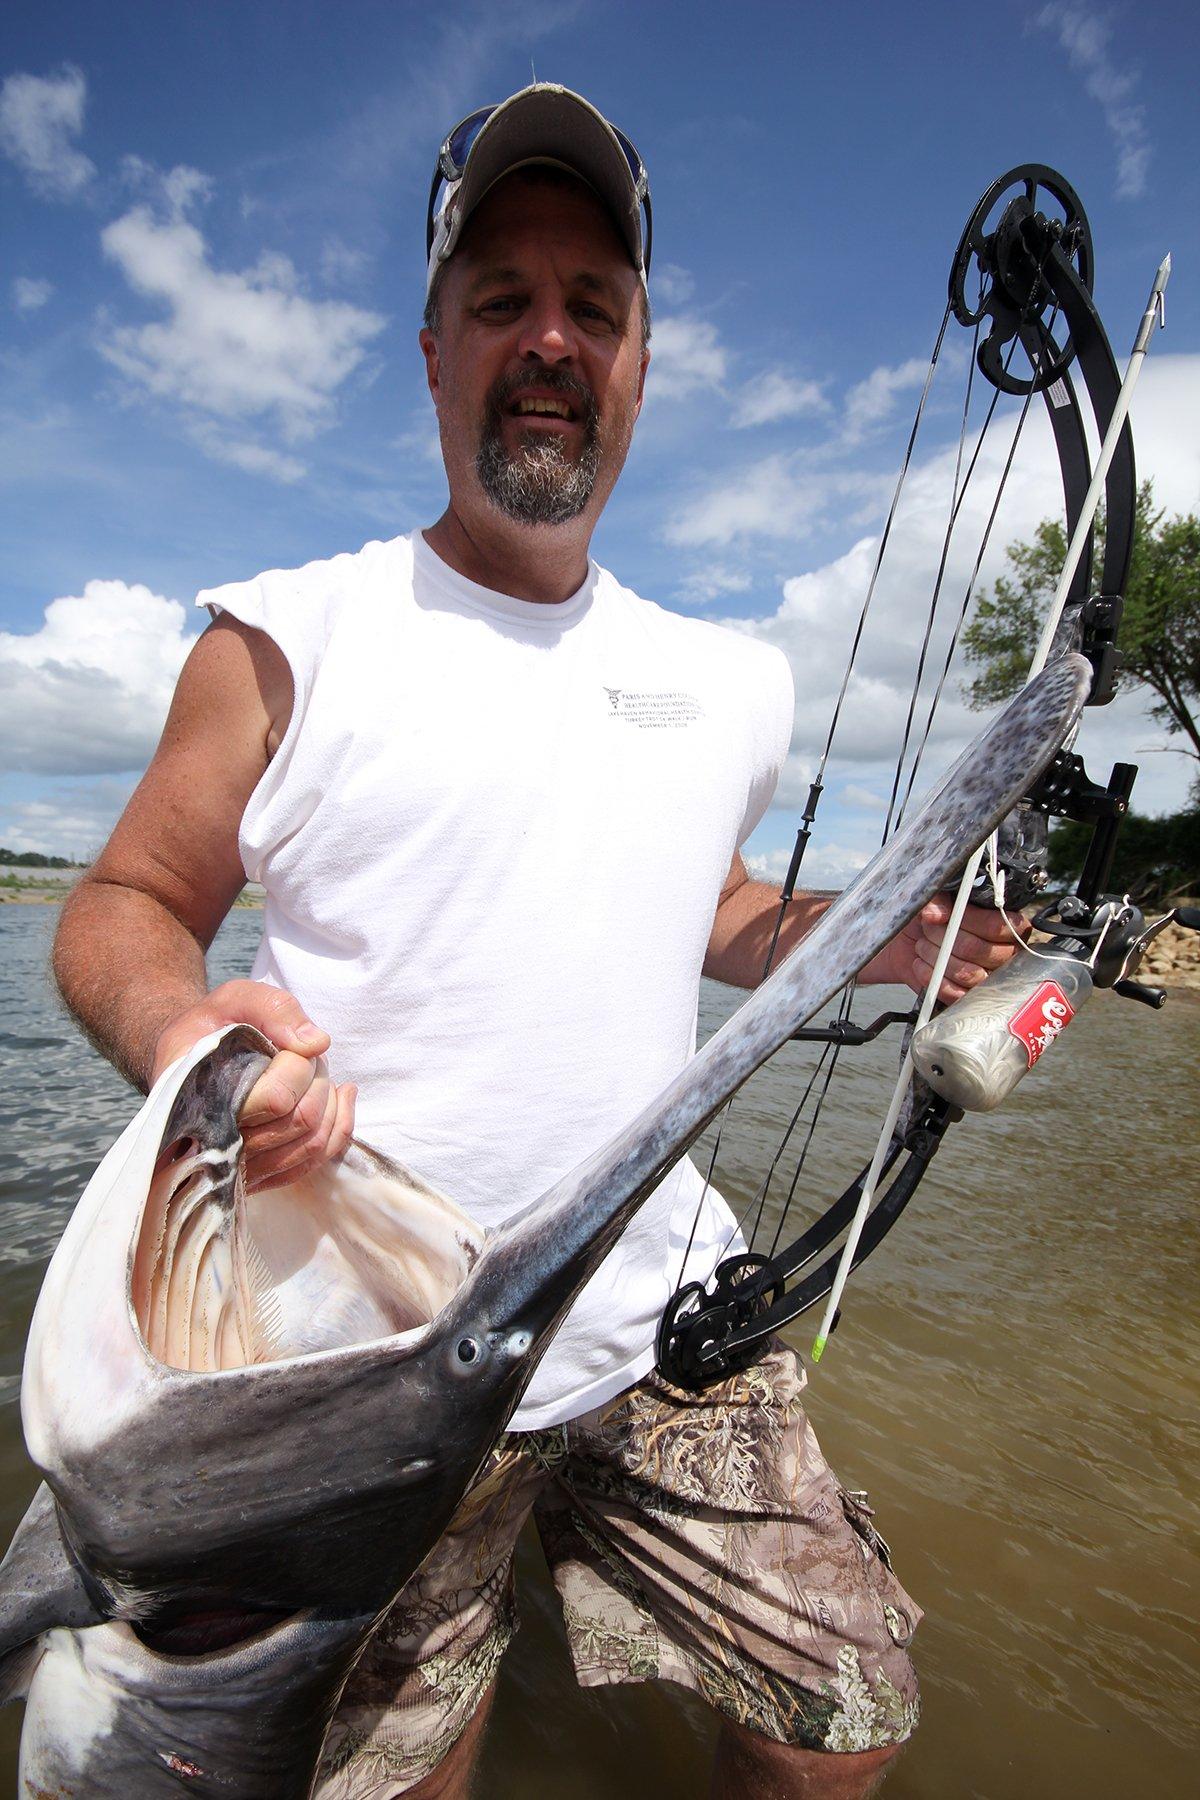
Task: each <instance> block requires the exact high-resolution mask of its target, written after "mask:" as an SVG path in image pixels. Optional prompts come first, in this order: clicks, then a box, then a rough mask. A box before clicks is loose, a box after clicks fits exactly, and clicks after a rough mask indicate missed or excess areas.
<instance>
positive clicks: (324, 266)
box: [321, 237, 371, 287]
mask: <svg viewBox="0 0 1200 1800" xmlns="http://www.w3.org/2000/svg"><path fill="white" fill-rule="evenodd" d="M370 266H371V259H370V257H369V256H368V255H367V253H366V251H365V250H354V249H351V247H350V245H349V244H345V243H343V242H342V240H341V238H340V237H330V238H326V240H325V242H324V243H323V244H322V246H321V279H322V281H323V282H325V284H326V286H328V287H352V286H353V285H354V284H355V283H356V282H359V281H361V280H362V278H363V276H364V275H365V274H366V272H367V270H368V269H369V267H370Z"/></svg>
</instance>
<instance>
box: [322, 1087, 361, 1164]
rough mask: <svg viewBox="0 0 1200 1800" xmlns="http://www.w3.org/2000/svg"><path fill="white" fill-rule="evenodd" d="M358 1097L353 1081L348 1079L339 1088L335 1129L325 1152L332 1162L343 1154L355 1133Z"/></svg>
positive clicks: (330, 1135) (331, 1133)
mask: <svg viewBox="0 0 1200 1800" xmlns="http://www.w3.org/2000/svg"><path fill="white" fill-rule="evenodd" d="M357 1099H358V1089H357V1088H356V1087H355V1086H354V1083H353V1082H350V1081H347V1082H344V1083H343V1084H342V1086H341V1087H340V1088H338V1090H337V1116H336V1118H335V1119H334V1122H333V1130H332V1131H331V1132H330V1134H329V1145H328V1148H327V1150H326V1152H325V1154H326V1156H328V1158H329V1160H330V1162H332V1161H333V1159H334V1158H335V1157H337V1156H341V1154H342V1152H343V1151H344V1150H345V1148H346V1146H347V1145H348V1144H349V1142H350V1139H351V1137H352V1135H353V1133H354V1102H355V1101H356V1100H357Z"/></svg>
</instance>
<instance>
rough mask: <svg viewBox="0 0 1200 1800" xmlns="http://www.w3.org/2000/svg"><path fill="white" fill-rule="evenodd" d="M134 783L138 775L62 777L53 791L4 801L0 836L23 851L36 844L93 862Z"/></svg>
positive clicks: (43, 850) (42, 849) (43, 849)
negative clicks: (75, 778)
mask: <svg viewBox="0 0 1200 1800" xmlns="http://www.w3.org/2000/svg"><path fill="white" fill-rule="evenodd" d="M133 788H134V778H133V777H128V778H126V779H125V780H121V779H120V778H118V777H116V776H109V777H105V778H101V779H100V780H97V781H61V782H56V783H54V784H53V787H52V790H51V794H50V796H49V797H46V796H43V797H41V798H39V799H37V800H20V801H13V802H10V803H9V804H8V805H5V806H0V841H2V842H3V843H4V846H5V848H6V849H8V850H16V851H17V852H18V853H20V852H21V851H25V850H34V851H40V852H41V854H42V855H43V856H66V857H69V858H70V859H71V860H72V861H74V862H91V861H92V860H93V858H94V857H95V856H96V854H97V852H98V851H99V850H100V847H101V845H102V844H103V843H104V841H105V839H106V838H107V837H108V835H109V833H110V832H111V830H112V828H113V826H114V824H115V823H116V821H117V818H118V816H119V815H120V813H121V812H122V811H123V809H124V807H125V804H126V802H127V801H128V799H129V796H130V794H131V793H132V792H133Z"/></svg>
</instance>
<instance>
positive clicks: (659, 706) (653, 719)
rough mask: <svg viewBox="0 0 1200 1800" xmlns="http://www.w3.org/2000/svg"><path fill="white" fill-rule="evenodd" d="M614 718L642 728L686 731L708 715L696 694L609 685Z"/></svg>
mask: <svg viewBox="0 0 1200 1800" xmlns="http://www.w3.org/2000/svg"><path fill="white" fill-rule="evenodd" d="M604 691H605V693H606V694H607V695H608V705H609V714H610V717H612V718H614V719H622V720H623V721H624V722H625V724H626V725H636V726H637V728H638V730H639V731H682V730H684V729H685V727H687V726H688V725H694V724H695V722H696V720H697V719H702V718H703V717H704V708H703V707H702V706H701V704H700V702H699V701H698V700H697V698H696V696H695V695H694V694H685V693H684V692H682V690H681V689H678V688H663V689H659V690H655V691H653V692H650V691H648V690H646V689H638V688H611V687H605V689H604Z"/></svg>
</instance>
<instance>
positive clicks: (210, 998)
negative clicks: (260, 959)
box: [153, 981, 356, 1193]
mask: <svg viewBox="0 0 1200 1800" xmlns="http://www.w3.org/2000/svg"><path fill="white" fill-rule="evenodd" d="M224 1025H253V1026H255V1027H256V1029H257V1030H259V1031H261V1032H262V1034H263V1036H264V1037H265V1038H267V1039H268V1040H269V1041H270V1042H271V1043H272V1044H274V1045H275V1047H276V1049H277V1051H278V1055H276V1056H274V1057H273V1058H272V1059H271V1063H270V1066H269V1067H268V1068H267V1069H265V1070H264V1071H263V1074H262V1075H261V1076H260V1078H259V1079H258V1081H256V1082H255V1084H254V1086H253V1087H252V1088H251V1090H250V1092H249V1094H248V1095H247V1096H246V1100H245V1103H244V1105H243V1107H242V1110H241V1114H240V1119H241V1124H242V1140H243V1143H244V1145H245V1157H246V1161H245V1176H246V1188H247V1191H248V1192H249V1193H257V1192H258V1191H259V1190H261V1189H262V1188H270V1187H285V1186H286V1185H287V1184H288V1183H289V1182H292V1181H296V1180H298V1178H299V1177H300V1176H301V1175H306V1174H308V1173H309V1171H310V1170H312V1169H315V1168H317V1167H319V1165H320V1164H321V1163H323V1162H332V1161H333V1160H334V1159H335V1158H336V1157H339V1156H340V1155H341V1154H342V1152H343V1151H344V1150H345V1148H346V1145H347V1144H348V1143H349V1142H350V1135H351V1132H352V1131H353V1129H354V1102H355V1098H356V1089H355V1088H354V1087H353V1085H352V1084H351V1083H349V1082H345V1083H343V1084H342V1086H340V1087H338V1086H337V1085H336V1084H335V1083H334V1082H332V1081H330V1080H329V1079H328V1077H327V1076H326V1075H324V1074H323V1073H322V1072H321V1064H320V1061H319V1059H320V1057H321V1056H322V1055H323V1053H324V1052H325V1051H326V1050H328V1048H329V1034H328V1032H325V1031H322V1030H321V1029H320V1027H319V1026H317V1025H314V1024H313V1022H312V1020H311V1019H309V1018H307V1017H306V1016H305V1013H304V1011H303V1009H302V1008H301V1006H300V1003H299V1001H298V1000H295V999H293V997H292V995H291V994H288V993H285V992H284V991H283V990H282V989H281V988H274V987H270V986H269V985H268V984H267V983H266V982H261V981H226V982H224V983H223V984H222V985H221V986H220V987H218V988H214V989H213V990H212V992H211V993H209V994H206V995H205V996H204V998H203V1000H200V1001H198V1002H197V1003H196V1005H195V1006H191V1007H189V1008H188V1010H187V1011H186V1012H184V1013H180V1014H178V1015H177V1016H176V1017H175V1018H174V1019H172V1020H171V1023H170V1024H169V1025H168V1026H167V1027H166V1029H165V1030H164V1031H163V1032H162V1033H161V1035H160V1036H159V1038H158V1041H157V1044H156V1045H155V1050H154V1070H153V1079H154V1080H157V1079H158V1077H159V1076H160V1075H161V1074H162V1072H163V1070H164V1069H165V1068H167V1067H168V1065H169V1064H170V1063H173V1062H174V1061H175V1059H176V1058H177V1057H179V1056H182V1055H183V1054H184V1052H185V1051H187V1050H190V1049H191V1047H192V1045H193V1044H195V1043H197V1042H198V1041H199V1039H200V1038H202V1037H207V1035H208V1033H209V1032H210V1031H219V1030H220V1029H221V1027H222V1026H224Z"/></svg>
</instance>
